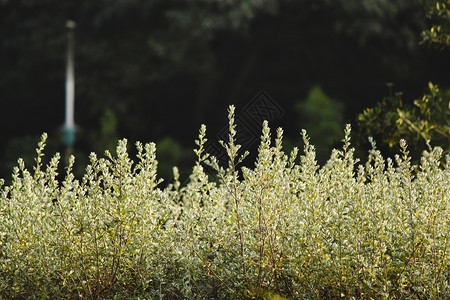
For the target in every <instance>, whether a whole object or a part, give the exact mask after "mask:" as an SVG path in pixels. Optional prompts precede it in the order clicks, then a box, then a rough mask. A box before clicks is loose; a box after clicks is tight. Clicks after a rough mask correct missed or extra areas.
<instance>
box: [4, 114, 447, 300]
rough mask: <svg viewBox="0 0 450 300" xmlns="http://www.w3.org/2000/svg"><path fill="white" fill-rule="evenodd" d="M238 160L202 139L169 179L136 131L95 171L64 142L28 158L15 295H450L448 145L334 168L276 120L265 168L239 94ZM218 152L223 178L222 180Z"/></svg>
mask: <svg viewBox="0 0 450 300" xmlns="http://www.w3.org/2000/svg"><path fill="white" fill-rule="evenodd" d="M229 120H230V130H229V141H228V142H222V145H223V146H224V147H225V149H226V151H227V153H228V156H229V165H228V167H226V168H223V167H221V166H220V165H219V163H218V162H217V160H216V159H215V158H214V157H209V156H208V154H207V153H205V151H204V145H205V143H206V137H205V136H206V129H205V126H202V127H201V129H200V134H199V139H198V140H197V141H196V144H197V146H198V147H197V149H196V150H195V153H196V155H197V157H198V160H197V162H196V164H195V166H194V168H193V171H192V174H191V176H190V180H189V182H188V183H187V184H186V185H185V186H181V184H180V182H179V181H178V171H177V169H176V168H174V176H175V180H174V182H173V183H171V184H170V185H169V186H168V187H166V188H164V189H162V188H160V187H158V185H159V183H160V181H159V180H158V178H157V160H156V156H155V151H156V149H155V145H154V144H152V143H150V144H146V145H145V146H144V145H142V144H140V143H137V144H136V147H137V160H136V162H133V160H132V159H131V158H130V157H129V156H128V154H127V142H126V140H121V141H119V143H118V146H117V155H116V156H113V155H111V154H110V153H109V152H106V155H105V158H98V157H97V156H96V155H95V154H94V153H93V154H91V156H90V165H89V166H88V167H87V168H86V173H85V175H84V177H83V178H82V179H80V180H77V179H75V178H74V176H73V174H72V166H73V164H74V158H73V157H72V158H71V159H70V164H69V166H68V167H67V173H66V175H65V179H64V180H63V181H62V182H58V180H57V179H56V177H57V166H58V162H59V158H60V157H59V155H58V154H56V155H55V156H54V157H53V158H52V159H51V161H50V163H49V164H48V165H47V166H46V167H44V166H43V165H42V156H43V149H44V145H45V138H46V135H45V134H44V135H43V137H42V141H41V142H40V144H39V147H38V149H37V158H36V166H35V167H34V170H33V172H30V171H28V170H27V169H26V168H25V166H24V163H23V161H22V160H20V159H19V161H18V167H16V168H15V169H14V173H13V182H12V184H11V186H3V185H0V297H3V298H16V299H19V298H87V299H98V298H146V299H218V298H219V299H220V298H223V299H230V298H232V299H233V298H250V299H251V298H255V299H256V298H265V299H283V298H290V299H335V298H341V297H342V298H347V299H356V298H367V299H370V298H372V299H387V298H396V299H397V298H398V299H424V298H428V299H444V298H446V297H448V296H449V295H450V289H449V280H450V271H449V270H450V255H449V248H450V247H449V246H450V243H449V228H450V219H449V205H450V169H449V162H450V160H449V159H448V157H447V160H446V162H445V163H442V161H443V160H442V158H441V156H442V152H443V151H442V149H440V148H435V149H434V150H432V151H430V152H424V154H423V156H422V160H421V164H420V165H417V166H416V165H411V163H410V159H409V157H408V151H407V147H406V144H405V142H404V141H402V143H401V148H402V153H401V154H400V155H398V156H397V157H396V158H395V162H394V161H392V160H391V159H386V160H385V159H384V158H383V157H382V155H381V154H380V152H379V151H378V150H376V148H375V144H374V143H373V145H374V146H373V150H372V151H371V152H370V155H369V159H368V161H367V162H366V163H365V164H360V163H359V162H358V160H357V159H356V158H354V156H353V152H354V151H353V149H352V148H351V147H350V127H349V126H348V127H347V128H346V130H345V138H344V146H343V148H342V149H341V150H334V151H333V152H332V154H331V157H330V159H329V161H328V162H327V163H326V164H325V165H324V166H323V167H319V166H318V165H317V163H316V161H315V150H314V147H313V146H312V145H310V144H309V141H308V137H307V135H306V133H305V132H303V140H304V143H305V147H304V154H303V155H301V156H298V150H297V149H294V150H293V151H292V152H291V153H290V154H288V155H287V154H285V153H283V150H282V137H283V131H282V130H281V129H278V131H277V134H276V138H275V139H274V142H273V141H272V138H271V132H270V129H269V127H268V124H267V122H265V123H264V126H263V132H262V138H261V144H260V147H259V153H258V158H257V161H256V163H255V167H254V168H252V169H250V168H240V169H239V168H238V165H239V163H240V162H241V161H242V159H243V158H244V157H245V155H246V154H244V155H240V152H239V145H236V144H235V143H234V141H235V137H236V130H235V124H234V107H230V111H229ZM205 164H208V165H210V166H212V167H213V168H214V169H215V170H216V172H217V176H218V178H219V181H218V182H213V181H211V180H209V179H208V175H207V173H206V172H205V169H204V165H205Z"/></svg>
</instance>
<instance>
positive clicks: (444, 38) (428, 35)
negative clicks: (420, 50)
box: [422, 0, 450, 47]
mask: <svg viewBox="0 0 450 300" xmlns="http://www.w3.org/2000/svg"><path fill="white" fill-rule="evenodd" d="M422 2H423V5H424V7H425V10H426V12H427V16H428V18H429V19H431V22H432V25H431V26H430V28H429V29H427V30H425V31H423V33H422V35H423V39H424V40H423V41H424V42H429V43H433V44H440V45H442V46H444V47H445V46H450V1H449V0H424V1H422Z"/></svg>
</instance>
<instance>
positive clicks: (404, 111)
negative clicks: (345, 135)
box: [358, 82, 450, 155]
mask: <svg viewBox="0 0 450 300" xmlns="http://www.w3.org/2000/svg"><path fill="white" fill-rule="evenodd" d="M390 86H391V87H392V85H390ZM402 95H403V94H402V93H396V94H395V96H394V95H392V93H391V95H390V96H389V97H386V98H384V99H383V100H382V101H381V102H380V103H378V104H377V105H376V106H375V107H373V108H367V109H366V110H365V111H364V112H363V113H361V114H359V116H358V122H359V126H360V129H361V130H362V132H363V133H364V134H365V135H367V136H375V137H380V138H381V139H382V141H383V143H385V144H386V145H388V146H389V147H390V148H396V147H397V146H398V144H399V141H400V139H406V140H407V142H408V144H409V145H410V146H411V147H412V149H413V150H412V152H415V153H414V154H416V155H418V154H420V153H417V152H420V151H421V150H423V149H425V148H428V149H431V148H432V147H433V146H440V147H442V148H443V149H444V152H446V153H448V152H449V151H450V89H448V90H444V91H441V90H440V89H439V87H438V86H437V85H434V84H432V83H431V82H430V83H429V84H428V92H427V93H425V95H424V96H423V97H422V98H421V99H417V100H415V101H414V105H405V104H404V103H403V100H402ZM410 149H411V148H410Z"/></svg>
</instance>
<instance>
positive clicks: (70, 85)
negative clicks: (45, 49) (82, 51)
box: [65, 21, 76, 130]
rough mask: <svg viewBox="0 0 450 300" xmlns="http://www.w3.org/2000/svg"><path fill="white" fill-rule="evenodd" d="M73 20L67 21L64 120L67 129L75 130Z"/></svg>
mask: <svg viewBox="0 0 450 300" xmlns="http://www.w3.org/2000/svg"><path fill="white" fill-rule="evenodd" d="M75 26H76V24H75V22H74V21H67V22H66V27H67V29H68V32H67V66H66V121H65V127H66V128H67V129H71V130H75V122H74V104H75V76H74V55H73V52H74V51H73V48H74V36H73V30H74V29H75Z"/></svg>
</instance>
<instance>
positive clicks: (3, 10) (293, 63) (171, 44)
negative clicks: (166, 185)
mask: <svg viewBox="0 0 450 300" xmlns="http://www.w3.org/2000/svg"><path fill="white" fill-rule="evenodd" d="M444 2H445V1H444ZM67 20H73V21H75V22H76V24H77V26H76V28H75V30H74V38H75V52H74V53H75V123H76V125H77V131H76V139H75V143H74V147H73V153H74V154H75V156H76V165H75V172H76V173H77V174H82V171H83V169H84V167H85V166H86V163H87V162H88V155H89V153H90V152H92V151H95V152H97V153H103V152H104V151H105V150H106V149H110V150H112V149H114V148H115V145H116V143H117V140H118V139H120V138H127V139H128V141H129V144H130V147H129V148H130V151H131V152H132V151H133V148H134V147H133V144H134V142H135V141H141V142H143V143H145V142H150V141H152V142H156V143H157V147H158V153H157V154H158V160H159V162H160V165H159V170H160V175H161V176H162V177H165V178H168V179H170V176H171V168H172V166H173V165H177V166H178V167H179V168H180V172H181V173H182V174H188V173H189V172H190V171H191V167H192V166H193V161H194V159H195V158H194V155H193V152H192V149H193V148H194V147H195V144H194V140H195V139H196V137H197V135H198V130H199V128H200V125H201V124H202V123H204V124H206V126H207V137H208V138H209V139H210V140H211V141H214V140H217V139H219V137H220V133H221V132H222V131H223V129H224V128H225V127H226V125H227V107H228V106H229V105H230V104H234V105H236V107H237V108H236V115H237V116H245V109H244V108H245V107H249V105H250V107H253V108H254V107H255V105H256V106H258V105H259V104H257V101H259V100H258V99H257V98H255V97H258V95H260V94H259V93H260V92H261V91H264V93H265V95H266V96H265V97H269V100H270V101H269V103H271V105H274V106H273V107H276V109H277V114H273V115H272V114H269V115H267V116H269V117H270V120H269V121H270V126H271V127H272V128H273V129H274V128H276V127H278V126H281V127H283V129H284V131H285V138H286V141H285V147H286V149H287V150H289V149H291V148H292V147H293V146H299V145H301V143H300V141H301V137H300V134H299V133H300V131H301V129H302V128H305V129H307V130H308V132H309V133H310V135H311V142H312V143H313V144H315V145H316V147H317V149H318V159H319V162H321V163H323V162H325V161H326V158H327V157H328V156H329V153H330V148H331V147H336V145H337V146H339V141H340V140H341V139H342V138H343V129H344V125H345V124H346V123H351V124H353V131H354V134H355V135H358V134H359V136H357V137H356V138H355V141H356V143H359V142H358V141H362V142H360V143H361V145H360V147H361V148H362V149H364V147H367V144H368V142H367V139H365V140H364V138H365V136H366V135H367V132H366V131H361V130H360V128H359V127H358V122H357V120H358V115H359V114H361V113H362V112H363V111H364V110H365V109H367V108H369V107H373V106H375V105H376V104H377V103H379V102H380V101H381V100H382V99H383V98H384V97H388V96H389V95H391V96H392V94H393V93H396V92H399V91H401V92H402V94H397V96H399V95H401V99H400V100H401V101H402V103H405V105H406V104H408V103H413V101H414V100H415V99H420V98H422V96H423V95H424V93H425V92H426V90H427V89H428V82H433V83H434V84H437V85H439V86H440V87H441V89H446V88H448V87H450V76H449V75H450V59H449V58H450V56H449V54H450V53H449V48H448V47H447V48H444V47H439V45H438V46H435V45H431V44H430V43H422V40H423V36H422V32H423V31H424V30H426V29H427V28H429V26H430V22H432V21H433V20H430V19H429V18H427V10H426V9H424V4H423V1H414V0H295V1H294V0H239V1H238V0H189V1H188V0H96V1H79V0H77V1H75V0H65V1H59V0H39V1H37V0H36V1H33V0H0V37H1V39H0V130H1V135H0V178H5V179H7V180H9V178H10V176H11V175H10V174H11V170H12V168H13V167H14V166H15V165H16V162H17V158H18V157H24V158H25V161H26V162H27V165H29V166H30V165H32V164H33V157H34V155H35V152H34V149H35V148H36V145H37V143H38V141H39V139H40V136H41V134H42V133H43V132H47V133H48V134H49V140H48V143H47V148H46V151H45V152H46V155H47V157H51V156H52V155H53V153H54V152H57V151H58V152H62V153H64V145H63V144H62V143H61V130H62V126H63V124H64V118H65V116H64V112H65V102H64V101H65V68H66V48H67V28H66V27H65V24H66V21H67ZM388 83H393V85H392V84H389V86H387V84H388ZM266 100H267V99H266ZM255 101H256V102H255ZM255 103H256V104H255ZM252 105H253V106H252ZM247 115H248V114H247ZM242 119H245V117H242ZM243 122H244V123H243V124H248V123H249V121H248V118H247V121H245V120H244V121H243ZM244 126H245V125H244ZM251 126H253V125H251ZM241 127H242V126H241ZM257 127H258V124H256V130H254V131H258V128H257ZM252 128H253V129H255V126H253V127H252ZM257 135H258V136H259V132H258V133H257ZM361 137H363V138H361ZM250 139H251V135H250ZM247 143H248V147H247V148H249V150H250V151H252V153H254V152H255V151H256V149H257V146H258V145H257V144H258V143H251V142H250V141H248V140H247ZM247 161H249V163H252V160H251V159H247Z"/></svg>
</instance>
